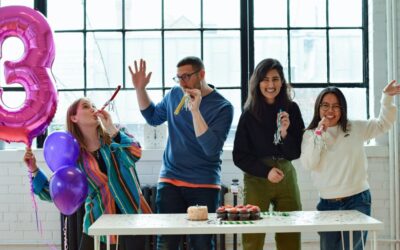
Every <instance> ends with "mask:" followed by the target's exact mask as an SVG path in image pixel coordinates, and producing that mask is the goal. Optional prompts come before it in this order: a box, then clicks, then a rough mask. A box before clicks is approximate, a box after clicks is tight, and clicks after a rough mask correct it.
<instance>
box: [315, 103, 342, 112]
mask: <svg viewBox="0 0 400 250" xmlns="http://www.w3.org/2000/svg"><path fill="white" fill-rule="evenodd" d="M319 107H320V108H321V109H322V111H328V110H329V109H330V108H332V110H333V111H335V112H338V111H340V110H342V107H341V106H340V105H337V104H333V105H330V104H328V103H321V104H320V105H319Z"/></svg>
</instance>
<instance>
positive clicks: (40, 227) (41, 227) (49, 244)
mask: <svg viewBox="0 0 400 250" xmlns="http://www.w3.org/2000/svg"><path fill="white" fill-rule="evenodd" d="M28 164H29V169H31V166H32V162H31V160H30V161H29V163H28ZM28 172H29V171H28ZM29 184H30V191H31V198H32V205H33V209H34V210H35V218H36V229H37V230H38V231H39V233H40V237H41V238H42V239H43V226H42V221H41V220H40V218H39V209H38V205H37V203H36V199H35V193H34V191H33V175H32V173H31V172H29ZM47 246H48V247H49V248H50V249H51V250H57V247H56V246H55V245H54V244H51V243H47ZM66 250H67V249H66Z"/></svg>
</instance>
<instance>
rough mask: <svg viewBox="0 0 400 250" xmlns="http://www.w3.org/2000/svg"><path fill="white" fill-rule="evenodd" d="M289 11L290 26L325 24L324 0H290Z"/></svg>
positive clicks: (318, 25) (317, 25) (319, 25)
mask: <svg viewBox="0 0 400 250" xmlns="http://www.w3.org/2000/svg"><path fill="white" fill-rule="evenodd" d="M335 1H336V0H335ZM289 11H290V26H292V27H321V26H326V1H321V0H290V9H289Z"/></svg>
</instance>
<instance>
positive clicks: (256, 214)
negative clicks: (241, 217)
mask: <svg viewBox="0 0 400 250" xmlns="http://www.w3.org/2000/svg"><path fill="white" fill-rule="evenodd" d="M249 211H250V220H258V219H260V208H259V207H258V206H253V207H251V208H249Z"/></svg>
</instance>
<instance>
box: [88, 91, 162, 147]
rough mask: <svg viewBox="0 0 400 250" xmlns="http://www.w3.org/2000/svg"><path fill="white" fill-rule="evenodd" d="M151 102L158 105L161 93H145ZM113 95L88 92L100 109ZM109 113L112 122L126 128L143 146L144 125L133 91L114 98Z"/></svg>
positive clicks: (102, 92)
mask: <svg viewBox="0 0 400 250" xmlns="http://www.w3.org/2000/svg"><path fill="white" fill-rule="evenodd" d="M147 93H148V94H149V96H150V98H151V100H152V101H153V102H154V103H158V102H159V101H161V99H162V91H161V90H155V91H152V90H150V91H147ZM112 94H113V91H89V92H88V97H89V98H90V99H91V100H92V101H93V102H94V103H95V104H96V106H97V107H101V106H102V105H103V104H104V103H105V102H106V101H107V100H108V99H109V98H110V97H111V95H112ZM106 110H107V111H108V112H110V114H111V117H112V119H113V122H114V123H116V124H121V125H122V126H124V127H127V128H128V130H129V132H130V133H131V134H133V135H134V136H135V137H136V139H138V140H139V142H140V143H141V144H143V138H144V136H143V124H145V123H146V121H145V120H144V118H143V116H142V114H141V113H140V109H139V105H138V102H137V98H136V92H135V91H133V90H121V91H120V92H119V93H118V95H117V97H116V98H115V100H114V102H113V105H110V106H109V107H108V108H107V109H106Z"/></svg>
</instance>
